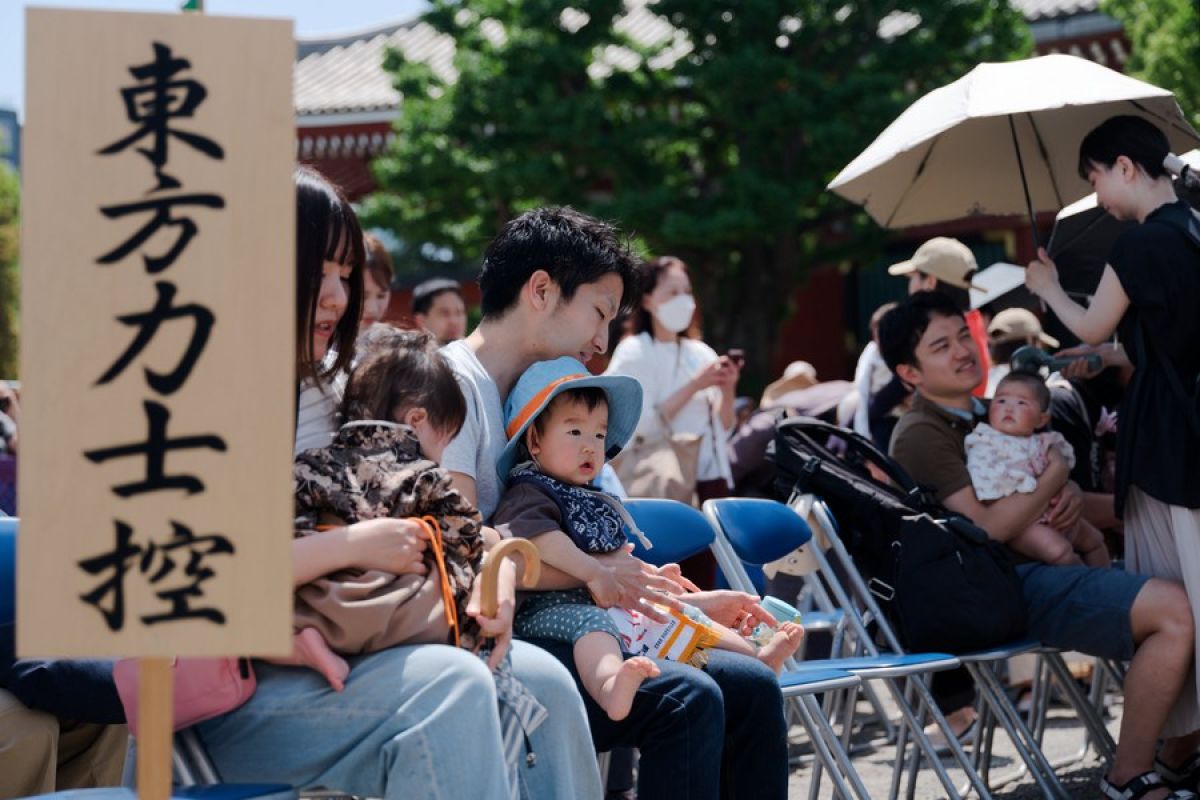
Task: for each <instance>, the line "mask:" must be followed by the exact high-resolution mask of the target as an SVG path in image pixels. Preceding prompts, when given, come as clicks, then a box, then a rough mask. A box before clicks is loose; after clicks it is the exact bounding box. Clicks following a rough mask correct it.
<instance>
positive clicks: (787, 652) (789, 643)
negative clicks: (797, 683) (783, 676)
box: [758, 622, 804, 675]
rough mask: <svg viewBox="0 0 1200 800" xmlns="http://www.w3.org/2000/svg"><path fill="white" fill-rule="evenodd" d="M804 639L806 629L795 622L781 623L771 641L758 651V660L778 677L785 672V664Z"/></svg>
mask: <svg viewBox="0 0 1200 800" xmlns="http://www.w3.org/2000/svg"><path fill="white" fill-rule="evenodd" d="M803 638H804V628H802V627H801V626H799V625H797V624H796V623H795V622H781V623H779V627H778V628H776V629H775V635H774V636H772V637H771V641H769V642H767V643H766V644H764V645H763V646H762V648H761V649H760V650H759V651H758V660H759V661H761V662H762V663H764V664H766V665H767V666H768V667H770V668H771V669H773V670H775V674H776V675H778V674H779V673H780V672H782V671H783V662H784V661H787V660H788V659H789V658H790V657H791V656H792V655H793V654H794V653H795V652H796V650H797V649H798V648H799V647H800V640H801V639H803Z"/></svg>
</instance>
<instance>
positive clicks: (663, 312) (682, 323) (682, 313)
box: [654, 294, 696, 333]
mask: <svg viewBox="0 0 1200 800" xmlns="http://www.w3.org/2000/svg"><path fill="white" fill-rule="evenodd" d="M695 313H696V301H695V300H694V299H693V298H692V296H691V295H690V294H677V295H675V296H674V297H672V298H671V299H670V300H668V301H667V302H665V303H663V304H662V305H660V306H659V307H658V308H656V309H655V310H654V316H655V318H656V319H657V320H658V321H659V322H660V323H661V324H662V326H663V327H664V328H666V329H667V330H669V331H670V332H671V333H680V332H681V331H684V330H687V326H688V325H690V324H691V323H692V315H693V314H695Z"/></svg>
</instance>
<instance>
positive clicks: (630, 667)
mask: <svg viewBox="0 0 1200 800" xmlns="http://www.w3.org/2000/svg"><path fill="white" fill-rule="evenodd" d="M661 672H662V671H661V670H660V669H659V668H658V665H657V664H655V663H654V662H653V661H652V660H650V659H649V658H646V657H645V656H634V657H633V658H630V659H627V660H626V661H625V662H624V663H623V664H621V668H620V669H619V670H617V672H616V674H614V675H613V676H612V677H611V678H609V679H608V680H606V681H605V682H604V683H603V684H602V685H601V687H600V696H599V697H597V698H596V702H597V703H599V704H600V707H601V708H603V709H604V712H605V713H606V714H608V717H609V719H611V720H614V721H619V720H623V719H625V718H626V717H627V716H629V710H630V709H631V708H633V698H634V697H635V696H636V695H637V689H638V687H639V686H641V685H642V681H644V680H646V679H647V678H657V677H658V676H659V675H660V674H661Z"/></svg>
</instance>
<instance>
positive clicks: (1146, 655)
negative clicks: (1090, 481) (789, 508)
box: [879, 292, 1194, 797]
mask: <svg viewBox="0 0 1200 800" xmlns="http://www.w3.org/2000/svg"><path fill="white" fill-rule="evenodd" d="M879 338H880V349H881V351H882V353H883V357H884V360H885V361H886V362H887V364H888V366H889V367H891V368H892V369H893V371H895V373H896V374H897V376H899V377H900V379H901V380H903V381H904V382H905V383H907V384H908V385H910V386H912V387H913V388H914V389H915V392H916V394H915V397H914V399H913V407H912V410H911V411H909V412H908V413H907V414H905V415H904V416H903V417H902V418H901V419H900V422H899V423H898V424H897V425H896V430H895V433H894V434H893V435H892V445H891V452H892V456H893V457H894V458H895V459H896V461H897V462H899V463H900V465H901V466H902V467H904V469H905V470H907V471H908V473H909V474H910V475H911V476H912V477H913V478H914V479H915V480H916V481H917V482H918V483H919V484H922V485H923V486H925V487H927V488H930V489H932V490H933V492H934V493H935V495H936V497H937V499H938V501H939V502H941V503H942V504H943V505H944V506H946V507H947V508H948V509H950V510H951V511H955V512H957V513H960V514H962V515H964V516H966V517H967V518H969V519H971V520H972V521H974V522H975V523H976V524H978V525H979V526H980V527H982V528H983V529H984V530H986V531H987V532H988V534H989V535H990V536H991V537H992V538H993V539H995V540H997V541H1000V542H1004V541H1007V540H1008V539H1009V538H1011V537H1012V536H1014V535H1015V534H1016V533H1018V532H1020V531H1022V530H1024V529H1025V528H1026V527H1027V526H1028V525H1030V524H1031V523H1032V522H1033V521H1034V520H1036V519H1038V518H1039V517H1040V516H1041V515H1042V514H1043V513H1044V512H1046V511H1047V509H1049V512H1050V517H1049V523H1050V524H1051V525H1054V526H1055V527H1059V528H1065V527H1067V526H1069V525H1072V524H1074V522H1075V521H1076V520H1077V519H1078V517H1079V514H1080V511H1081V506H1082V503H1081V500H1080V496H1079V490H1078V487H1076V486H1074V485H1073V484H1070V483H1068V482H1067V471H1068V468H1067V465H1066V463H1065V460H1064V459H1063V458H1062V456H1061V455H1057V454H1052V455H1051V456H1050V462H1051V463H1050V466H1049V467H1048V468H1047V469H1046V471H1045V472H1043V473H1042V475H1041V476H1039V477H1038V480H1037V487H1036V489H1035V490H1034V491H1033V492H1032V493H1030V494H1014V495H1010V496H1008V497H1004V498H1001V499H999V500H996V501H994V502H992V503H989V504H988V505H984V504H983V503H982V502H980V500H979V499H978V497H977V496H976V495H975V490H974V488H973V487H972V485H971V476H970V474H969V473H968V472H967V465H966V455H965V449H964V444H963V442H964V439H965V438H966V436H967V434H968V433H970V432H971V430H972V429H973V428H974V427H975V424H976V423H977V422H978V421H979V420H980V419H984V418H986V406H985V405H984V404H983V403H982V402H980V401H979V400H978V399H977V398H975V397H972V395H971V390H972V388H973V387H974V386H975V385H977V384H978V383H979V377H980V368H979V361H980V354H979V349H978V347H976V345H975V343H974V342H973V341H972V339H971V334H970V332H969V331H968V329H967V324H966V321H965V320H964V319H963V315H962V312H961V311H960V310H959V309H958V307H957V306H956V305H955V304H954V303H953V302H952V301H950V300H948V299H947V298H945V297H943V296H941V295H939V294H937V293H935V292H918V293H917V294H914V295H913V296H911V297H909V298H908V299H907V300H906V301H904V302H902V303H900V304H899V305H898V306H897V307H896V308H895V309H893V310H892V311H891V312H889V313H888V314H887V316H885V317H884V318H883V320H882V321H881V323H880V337H879ZM1016 569H1017V573H1018V576H1019V577H1020V579H1021V584H1022V589H1023V592H1024V597H1025V603H1026V611H1027V616H1028V619H1029V635H1030V636H1031V637H1033V638H1036V639H1039V640H1040V641H1042V642H1044V643H1045V644H1049V645H1053V646H1055V647H1061V648H1064V649H1068V650H1080V651H1082V652H1085V653H1089V654H1092V655H1099V656H1103V657H1106V658H1115V659H1119V660H1126V659H1131V661H1130V666H1129V671H1128V673H1127V676H1126V680H1125V709H1126V711H1125V714H1124V716H1123V718H1122V720H1121V731H1120V741H1119V743H1118V746H1117V754H1116V758H1115V759H1114V761H1113V764H1112V768H1111V770H1110V772H1109V774H1108V777H1107V781H1106V782H1107V783H1108V784H1109V785H1113V786H1121V785H1123V784H1125V783H1127V782H1129V781H1131V780H1132V779H1133V778H1135V777H1136V776H1139V775H1142V774H1144V773H1147V772H1150V771H1152V770H1153V768H1154V753H1155V744H1156V740H1157V738H1158V735H1159V732H1160V731H1161V729H1162V726H1163V723H1164V722H1165V720H1166V718H1167V713H1168V711H1169V710H1170V708H1171V706H1172V704H1173V703H1174V702H1175V699H1176V697H1177V696H1178V695H1179V692H1180V690H1181V688H1182V685H1183V680H1184V677H1185V676H1186V675H1187V674H1188V667H1189V664H1190V662H1191V658H1192V647H1193V644H1192V643H1193V636H1194V631H1193V625H1192V619H1191V611H1190V607H1189V605H1188V600H1187V595H1186V593H1185V592H1184V590H1183V587H1182V586H1180V585H1179V584H1178V583H1174V582H1172V581H1165V580H1161V579H1154V578H1146V577H1145V576H1140V575H1132V574H1129V573H1126V572H1122V571H1117V570H1101V569H1092V568H1088V567H1055V566H1048V565H1045V564H1040V563H1032V562H1031V563H1022V564H1018V565H1017V567H1016ZM1114 796H1116V795H1114ZM1147 796H1154V797H1158V796H1160V795H1158V794H1154V795H1147ZM1161 796H1166V795H1161Z"/></svg>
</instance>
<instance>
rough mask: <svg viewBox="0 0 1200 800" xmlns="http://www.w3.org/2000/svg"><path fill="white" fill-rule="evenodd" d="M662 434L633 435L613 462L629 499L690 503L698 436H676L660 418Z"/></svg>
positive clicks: (697, 464)
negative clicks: (654, 498)
mask: <svg viewBox="0 0 1200 800" xmlns="http://www.w3.org/2000/svg"><path fill="white" fill-rule="evenodd" d="M659 419H660V420H661V421H662V432H660V433H656V434H651V435H650V436H648V437H647V436H640V435H639V436H634V437H633V441H631V442H630V443H629V444H628V445H626V446H625V449H624V450H622V451H621V452H620V453H619V454H618V455H617V456H616V457H615V458H614V459H613V460H612V466H613V469H614V470H616V472H617V477H618V478H620V479H621V484H622V485H623V486H624V487H625V491H626V492H627V493H628V494H629V496H630V497H662V498H666V499H668V500H678V501H679V502H681V503H688V504H691V503H692V500H693V498H694V497H695V494H696V472H697V470H698V468H699V465H700V444H701V442H702V441H703V439H702V437H701V436H700V435H699V434H695V433H675V432H674V431H672V430H671V426H670V424H669V423H668V422H667V421H666V420H665V419H662V417H661V416H660V417H659Z"/></svg>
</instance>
